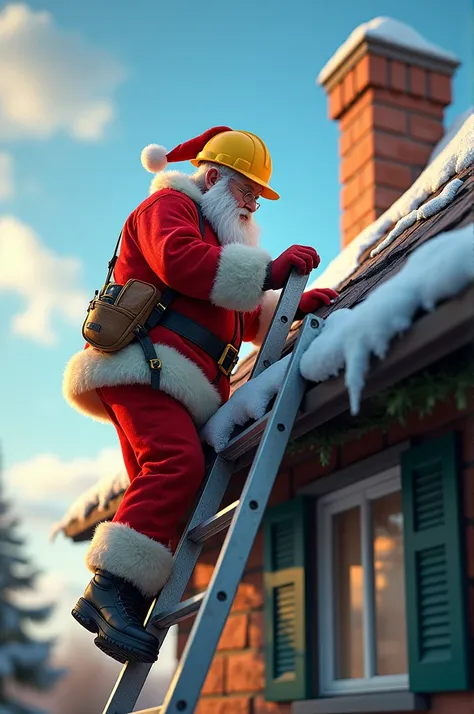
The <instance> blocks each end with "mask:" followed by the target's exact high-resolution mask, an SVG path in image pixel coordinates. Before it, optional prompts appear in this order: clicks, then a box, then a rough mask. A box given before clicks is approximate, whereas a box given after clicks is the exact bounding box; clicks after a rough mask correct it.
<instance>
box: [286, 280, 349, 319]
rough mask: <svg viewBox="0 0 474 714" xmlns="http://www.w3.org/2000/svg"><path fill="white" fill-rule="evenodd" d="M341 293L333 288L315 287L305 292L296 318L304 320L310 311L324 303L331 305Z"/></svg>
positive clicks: (314, 310)
mask: <svg viewBox="0 0 474 714" xmlns="http://www.w3.org/2000/svg"><path fill="white" fill-rule="evenodd" d="M337 297H339V295H338V294H337V292H336V291H335V290H331V288H315V289H314V290H308V292H306V293H303V296H302V298H301V300H300V304H299V305H298V310H297V311H296V315H295V320H302V319H303V318H304V316H305V315H307V314H308V313H310V312H316V310H319V308H320V307H322V306H323V305H330V304H331V302H332V301H333V300H335V299H336V298H337Z"/></svg>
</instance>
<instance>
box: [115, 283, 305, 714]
mask: <svg viewBox="0 0 474 714" xmlns="http://www.w3.org/2000/svg"><path fill="white" fill-rule="evenodd" d="M307 280H308V277H307V276H304V275H300V274H299V273H298V271H297V270H296V269H293V271H292V272H291V274H290V276H289V278H288V280H287V282H286V285H285V287H284V288H283V290H282V293H281V296H280V300H279V302H278V305H277V308H276V310H275V314H274V316H273V319H272V322H271V324H270V327H269V329H268V332H267V335H266V338H265V341H264V343H263V344H262V347H261V348H260V351H259V356H258V357H257V361H258V362H259V369H258V370H256V369H255V368H254V369H253V371H252V374H251V375H250V377H249V379H252V378H253V377H254V376H257V375H258V374H259V373H260V372H261V371H263V370H264V369H265V368H266V366H267V365H264V362H265V361H266V360H269V361H270V363H272V362H275V361H277V360H278V359H279V358H280V355H281V351H282V349H283V346H284V344H285V342H286V338H287V336H288V333H289V330H290V327H291V323H292V320H293V317H294V315H295V313H296V310H297V308H298V304H299V300H300V298H301V295H302V294H303V291H304V287H305V285H306V282H307ZM293 301H294V302H295V303H296V304H295V305H292V302H293ZM282 316H285V317H288V321H285V320H281V317H282ZM275 330H277V332H278V339H273V337H272V334H273V332H274V331H275ZM262 354H263V357H261V355H262ZM232 471H233V462H232V461H225V460H224V459H222V458H221V457H220V456H218V455H217V454H216V455H215V457H214V459H213V462H212V464H211V465H210V469H209V472H208V476H207V479H206V480H205V483H204V485H203V488H202V490H201V494H200V496H198V503H197V506H196V509H195V510H194V512H193V514H192V516H191V518H190V520H189V522H188V524H187V526H186V529H185V531H184V532H183V534H182V536H181V539H180V541H179V544H178V546H177V548H176V552H175V556H174V560H175V564H174V568H173V572H172V574H171V577H170V579H169V581H168V582H167V583H166V585H165V587H164V588H163V590H162V591H161V593H160V594H159V596H158V598H157V599H156V601H155V604H154V605H153V608H152V609H151V611H150V612H149V613H148V617H147V620H146V628H147V630H149V631H151V632H152V633H153V634H154V635H155V636H156V637H157V638H158V641H159V643H160V647H161V646H162V644H163V641H164V639H165V637H166V635H167V633H168V630H169V627H167V628H160V629H158V628H154V627H153V625H152V621H153V619H155V618H156V616H157V615H159V613H160V612H163V611H166V610H169V609H171V608H172V607H173V606H175V605H177V604H178V603H179V602H180V601H181V599H182V597H183V595H184V592H185V590H186V586H187V584H188V582H189V579H190V577H191V575H192V573H193V570H194V567H195V565H196V563H197V561H198V559H199V556H200V554H201V550H202V548H203V543H192V542H191V541H190V540H189V539H188V534H189V531H190V530H192V529H193V528H195V527H197V526H199V525H200V524H201V523H202V522H203V521H205V520H207V519H209V518H211V517H212V516H213V515H215V514H216V513H217V511H218V510H219V506H220V504H221V502H222V499H223V498H224V495H225V492H226V490H227V486H228V484H229V481H230V478H231V476H232ZM152 666H153V664H147V663H142V662H127V663H126V664H124V665H123V668H122V670H121V672H120V674H119V676H118V679H117V681H116V683H115V686H114V688H113V690H112V692H111V694H110V697H109V699H108V701H107V703H106V705H105V708H104V709H103V712H102V714H128V713H129V712H131V711H132V710H133V707H134V706H135V704H136V702H137V699H138V697H139V696H140V693H141V690H142V689H143V686H144V684H145V682H146V679H147V677H148V674H149V672H150V670H151V668H152Z"/></svg>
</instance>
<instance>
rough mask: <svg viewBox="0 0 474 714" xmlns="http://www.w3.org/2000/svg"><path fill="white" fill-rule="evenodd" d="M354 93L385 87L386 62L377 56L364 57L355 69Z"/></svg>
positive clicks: (383, 58)
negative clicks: (367, 88)
mask: <svg viewBox="0 0 474 714" xmlns="http://www.w3.org/2000/svg"><path fill="white" fill-rule="evenodd" d="M355 86H356V91H357V92H361V91H362V90H363V89H364V88H365V87H367V86H371V87H386V86H387V60H386V59H385V57H380V56H378V55H370V54H369V55H365V57H362V59H361V60H360V62H359V64H358V65H357V68H356V85H355Z"/></svg>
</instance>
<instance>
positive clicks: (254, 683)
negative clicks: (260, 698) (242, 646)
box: [227, 650, 265, 693]
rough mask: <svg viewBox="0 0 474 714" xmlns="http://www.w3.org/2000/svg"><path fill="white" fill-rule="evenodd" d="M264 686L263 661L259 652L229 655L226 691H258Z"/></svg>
mask: <svg viewBox="0 0 474 714" xmlns="http://www.w3.org/2000/svg"><path fill="white" fill-rule="evenodd" d="M264 686H265V662H264V658H263V654H261V653H259V652H252V651H250V650H249V651H248V652H242V653H239V654H232V655H229V659H228V665H227V691H228V692H229V693H232V692H258V691H260V690H262V689H263V688H264Z"/></svg>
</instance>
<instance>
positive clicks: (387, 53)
mask: <svg viewBox="0 0 474 714" xmlns="http://www.w3.org/2000/svg"><path fill="white" fill-rule="evenodd" d="M404 55H405V59H404V61H401V60H400V59H394V58H393V46H391V45H390V44H387V45H386V46H385V45H384V43H380V41H379V42H377V45H376V46H374V47H373V46H372V45H371V43H370V41H367V42H366V43H365V45H364V46H362V47H361V48H360V50H359V52H358V53H357V54H356V56H355V57H354V55H351V56H349V57H347V58H345V59H344V60H343V61H342V63H341V64H340V65H339V66H338V67H337V69H336V70H335V71H334V72H333V73H332V74H331V75H330V76H329V77H327V78H326V79H325V80H324V86H325V88H326V90H327V92H328V95H329V116H330V118H331V119H338V120H339V128H340V138H339V153H340V172H339V173H340V182H341V200H340V204H341V209H342V215H341V229H342V230H341V235H342V244H343V246H345V245H347V244H348V243H349V242H350V241H351V240H352V239H353V238H354V237H355V236H357V235H358V234H359V233H360V231H361V230H362V229H363V228H365V227H366V226H368V225H370V224H371V223H373V221H375V220H376V219H377V218H378V217H379V216H380V215H382V213H384V212H385V210H386V209H387V208H389V207H390V206H391V205H392V204H393V203H394V202H395V201H396V199H397V198H399V196H400V195H402V194H403V193H404V192H405V191H406V190H407V189H408V188H409V187H410V186H411V185H412V183H413V181H414V180H415V179H416V177H417V176H418V175H419V174H420V173H421V171H422V169H423V168H424V167H425V166H426V164H427V162H428V159H429V157H430V154H431V152H432V150H433V147H434V146H435V145H436V143H437V142H438V141H439V140H440V139H441V137H442V136H443V133H444V129H443V111H444V108H445V107H446V106H447V105H448V104H449V103H450V102H451V74H452V72H453V69H454V67H453V65H452V63H446V64H445V65H443V64H442V63H437V64H436V65H430V62H429V60H428V58H427V57H424V56H423V53H422V52H419V53H416V54H414V53H411V52H410V51H409V50H407V52H405V53H404Z"/></svg>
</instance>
